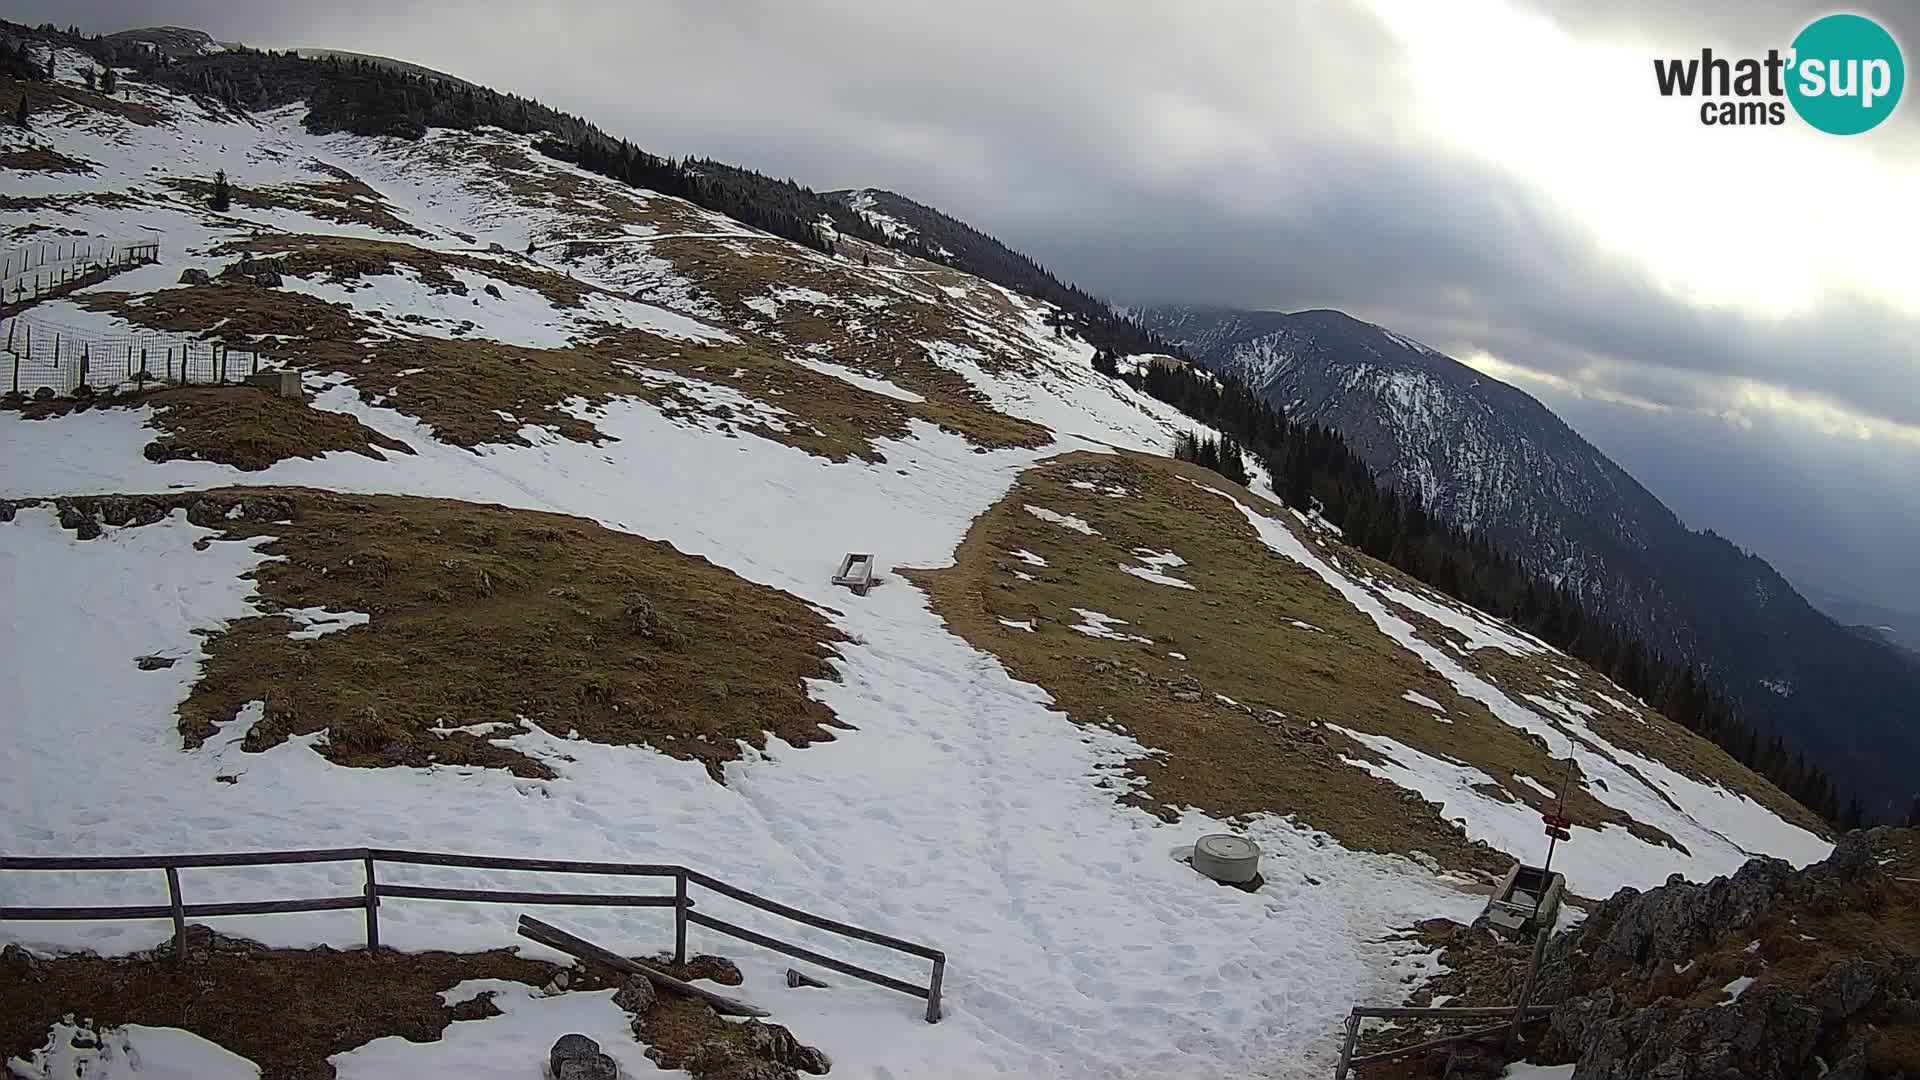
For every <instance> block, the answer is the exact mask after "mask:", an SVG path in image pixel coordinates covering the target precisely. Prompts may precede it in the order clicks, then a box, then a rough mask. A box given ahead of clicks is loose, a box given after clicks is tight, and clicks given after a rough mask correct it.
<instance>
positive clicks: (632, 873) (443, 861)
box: [0, 848, 947, 1024]
mask: <svg viewBox="0 0 1920 1080" xmlns="http://www.w3.org/2000/svg"><path fill="white" fill-rule="evenodd" d="M337 862H357V863H360V864H361V867H362V869H363V871H364V874H365V884H364V886H363V887H362V889H361V892H360V894H359V895H357V896H351V895H350V896H323V897H315V898H310V899H300V900H249V901H239V902H229V903H215V904H189V903H187V902H186V900H185V897H184V896H182V895H181V891H180V871H182V870H189V869H202V868H208V867H231V866H286V865H293V864H297V863H337ZM380 863H395V864H408V865H415V866H457V867H468V868H473V869H482V870H519V871H528V872H533V873H549V874H600V875H607V876H613V877H654V878H672V879H673V892H672V893H659V894H648V893H561V892H520V891H515V890H506V889H461V888H429V887H426V886H421V885H394V884H385V883H382V882H381V881H380V880H379V879H378V877H377V876H376V873H375V867H376V866H377V865H378V864H380ZM5 870H64V871H94V870H162V871H165V872H166V877H167V903H165V904H146V905H132V906H117V907H115V906H88V907H0V922H8V921H14V920H19V921H54V922H82V921H93V920H120V919H171V920H173V934H174V947H175V953H176V955H177V956H178V957H181V958H185V956H186V949H187V920H188V919H196V918H209V917H217V916H227V915H279V914H287V913H292V912H303V911H345V910H352V909H355V908H358V909H362V910H364V911H365V912H366V917H367V935H366V941H367V948H369V949H378V948H379V947H380V904H381V901H383V900H385V899H389V898H391V899H407V900H451V901H458V902H465V903H483V904H565V905H569V906H580V907H663V908H664V907H670V908H672V909H673V958H674V962H675V963H685V962H686V959H687V925H688V924H689V923H692V924H695V925H699V926H704V927H706V928H707V929H709V930H715V931H718V932H720V933H722V934H726V935H728V936H729V937H734V938H738V939H740V940H741V941H746V942H750V943H752V944H754V945H759V946H761V947H762V948H766V949H772V950H773V951H775V952H779V953H784V954H786V955H788V956H792V957H796V958H798V959H801V960H806V961H809V962H811V963H814V964H818V965H820V966H821V967H824V968H828V969H831V970H833V971H837V972H840V973H841V974H843V975H850V976H852V977H853V978H856V979H861V980H863V981H866V982H870V983H873V984H875V985H876V986H884V987H886V988H887V989H889V990H898V991H899V992H901V993H903V994H910V995H912V996H914V997H917V998H924V999H925V1000H926V1002H927V1023H929V1024H933V1023H938V1022H939V1020H940V984H941V982H942V980H943V979H944V978H945V976H946V969H947V957H946V954H945V953H943V952H941V951H940V950H938V949H935V948H931V947H929V946H926V945H920V944H916V943H914V942H911V941H906V940H903V939H901V938H897V937H892V936H889V935H887V934H882V933H878V932H876V931H873V930H867V929H863V928H861V927H858V926H853V925H850V924H848V923H843V922H840V921H838V920H835V919H829V918H826V917H824V916H821V915H815V914H813V913H812V912H809V911H802V910H800V909H799V908H795V907H789V906H788V905H786V904H781V903H778V902H775V901H773V900H769V899H767V898H766V897H764V896H759V895H757V894H755V893H752V892H749V891H747V890H746V889H742V888H740V887H739V886H737V885H730V884H728V883H727V882H724V881H721V880H720V879H718V878H715V877H711V876H709V875H707V874H703V873H701V872H700V871H698V870H692V869H689V868H687V867H684V866H675V865H669V864H664V863H610V862H575V861H571V860H564V859H507V858H494V857H491V856H484V855H450V854H446V853H444V852H431V851H396V850H393V849H390V848H326V849H321V850H314V851H259V852H234V853H226V854H216V855H105V856H75V857H46V856H16V855H0V871H5ZM693 887H699V888H702V889H706V890H709V891H711V892H715V893H718V894H720V895H721V896H725V897H727V898H729V899H731V900H736V901H738V902H740V903H742V904H746V905H749V906H751V907H756V908H759V909H760V910H762V911H765V912H768V913H770V914H774V915H778V916H780V917H782V918H785V919H790V920H792V921H794V922H797V923H803V924H805V925H807V926H811V927H813V928H815V929H817V930H825V931H827V932H828V933H833V934H839V935H841V936H843V937H849V938H853V939H855V940H856V941H864V942H867V943H869V944H872V945H879V946H882V947H884V948H888V949H893V950H896V951H898V952H903V953H907V954H909V955H911V956H917V957H920V958H922V959H925V960H929V961H932V964H933V972H932V976H931V977H930V978H929V980H928V982H927V985H925V986H921V985H919V984H917V983H911V982H907V981H906V980H904V979H897V978H894V977H892V976H890V975H883V974H881V973H879V972H877V971H872V970H869V969H868V968H864V967H861V966H859V965H858V964H852V963H848V962H847V961H844V960H838V959H835V958H833V957H831V956H827V955H825V954H824V953H819V952H816V951H814V950H812V949H808V948H804V947H802V946H799V945H795V944H793V943H791V942H787V941H782V940H780V939H779V938H776V937H771V936H769V935H766V934H762V933H759V932H757V931H754V930H749V929H747V928H746V927H743V926H739V925H736V924H734V923H730V922H727V921H726V920H724V919H717V918H714V917H712V916H710V915H706V914H704V913H702V912H699V911H696V910H694V902H695V901H694V897H693V896H692V895H691V894H690V891H689V890H690V889H691V888H693Z"/></svg>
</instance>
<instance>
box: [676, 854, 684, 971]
mask: <svg viewBox="0 0 1920 1080" xmlns="http://www.w3.org/2000/svg"><path fill="white" fill-rule="evenodd" d="M673 962H674V963H676V964H684V963H686V962H687V871H686V869H685V868H684V867H683V868H681V870H680V871H679V872H678V873H676V874H674V875H673Z"/></svg>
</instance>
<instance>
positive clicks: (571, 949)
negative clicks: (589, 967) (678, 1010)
mask: <svg viewBox="0 0 1920 1080" xmlns="http://www.w3.org/2000/svg"><path fill="white" fill-rule="evenodd" d="M520 936H521V937H523V938H530V939H532V940H534V941H537V942H539V943H540V944H542V945H545V946H547V947H549V948H553V949H558V950H560V951H561V952H563V953H566V954H567V955H568V956H572V957H575V958H578V959H581V960H592V961H594V962H596V963H600V964H604V965H606V966H607V967H610V968H612V969H613V970H615V971H618V972H620V973H621V974H622V975H638V976H640V977H641V978H644V979H646V980H647V981H649V982H651V983H653V985H655V986H657V987H659V988H660V989H662V990H666V991H669V992H672V993H675V994H679V995H680V996H682V997H690V998H699V999H700V1000H701V1001H704V1002H706V1003H707V1004H709V1005H711V1006H713V1011H715V1012H717V1013H719V1014H720V1015H721V1016H771V1015H773V1014H772V1013H769V1012H768V1011H767V1010H765V1009H761V1008H756V1007H754V1006H752V1005H749V1004H747V1003H746V1002H744V1001H739V1000H737V999H734V998H730V997H727V996H726V995H724V994H716V993H714V992H713V991H711V990H708V989H707V988H706V987H703V986H695V985H694V984H693V983H690V982H686V981H684V980H681V979H678V978H675V977H674V976H672V975H669V974H667V973H666V972H664V971H661V970H660V969H659V968H656V967H653V966H651V965H648V964H643V963H641V962H640V961H638V960H633V959H630V958H628V957H625V956H621V955H620V954H619V953H616V952H612V951H610V950H607V949H603V948H601V947H600V946H598V945H595V944H594V943H593V942H591V941H588V940H587V939H585V938H583V937H577V936H575V935H573V934H569V933H567V932H566V931H565V930H562V929H560V928H559V927H557V926H554V925H552V924H551V923H544V922H541V921H540V920H539V919H536V918H534V917H533V916H531V915H522V916H520Z"/></svg>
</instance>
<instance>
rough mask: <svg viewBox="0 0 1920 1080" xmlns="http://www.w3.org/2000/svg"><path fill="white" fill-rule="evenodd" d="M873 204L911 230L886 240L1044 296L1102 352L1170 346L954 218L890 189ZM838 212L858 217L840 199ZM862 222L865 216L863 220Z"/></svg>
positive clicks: (1063, 323) (1064, 323)
mask: <svg viewBox="0 0 1920 1080" xmlns="http://www.w3.org/2000/svg"><path fill="white" fill-rule="evenodd" d="M873 196H874V199H875V208H876V209H878V210H880V211H881V212H883V213H886V214H889V215H890V216H892V217H895V218H897V219H900V220H902V221H904V222H906V223H907V224H910V225H911V226H912V227H913V229H914V232H913V233H911V234H909V235H907V236H904V237H897V238H895V239H893V240H890V241H887V243H888V244H889V245H890V246H892V247H894V248H897V249H899V250H901V251H905V252H906V253H907V254H910V255H913V256H916V257H918V258H922V259H926V260H928V261H929V262H936V263H940V264H942V265H945V266H951V267H953V268H954V269H956V270H960V271H963V272H965V273H968V274H972V275H973V276H975V277H979V278H985V279H986V280H988V281H991V282H993V283H995V284H996V285H1004V286H1006V287H1007V288H1009V289H1012V290H1013V291H1015V292H1018V293H1024V294H1026V295H1027V296H1031V297H1034V298H1036V299H1039V300H1044V301H1046V302H1048V303H1050V304H1052V305H1053V306H1055V307H1057V308H1059V309H1060V311H1061V313H1062V315H1061V317H1060V319H1059V320H1058V322H1057V325H1058V326H1059V328H1060V329H1062V330H1063V331H1064V330H1071V331H1072V332H1073V333H1075V334H1076V335H1078V336H1079V337H1080V338H1082V339H1084V340H1085V341H1086V342H1087V343H1088V344H1091V345H1093V346H1094V347H1095V348H1097V349H1100V350H1102V351H1103V352H1109V353H1114V354H1118V355H1128V354H1134V353H1171V352H1175V351H1176V350H1175V348H1174V346H1172V345H1170V344H1169V343H1167V342H1166V341H1164V340H1162V339H1161V338H1160V337H1159V336H1158V335H1156V334H1154V333H1153V332H1152V331H1150V330H1148V329H1147V328H1146V327H1144V326H1142V325H1140V324H1139V323H1138V322H1135V321H1134V320H1133V319H1132V318H1131V317H1129V316H1127V315H1125V314H1122V313H1121V312H1118V311H1115V310H1114V309H1113V307H1112V305H1110V304H1108V303H1107V302H1106V301H1104V300H1102V299H1100V298H1099V297H1097V296H1094V295H1093V294H1092V293H1089V292H1087V291H1086V290H1084V289H1082V288H1080V287H1079V286H1077V285H1073V284H1070V283H1067V282H1063V281H1061V280H1060V279H1059V278H1058V277H1055V276H1054V274H1053V273H1052V272H1051V271H1049V270H1048V269H1047V268H1046V267H1044V266H1042V265H1041V264H1040V263H1039V262H1038V261H1037V260H1035V259H1033V258H1032V257H1031V256H1028V255H1026V254H1024V253H1022V252H1019V251H1016V250H1014V249H1013V248H1010V247H1008V246H1007V245H1005V244H1003V243H1001V242H1000V241H998V240H996V239H994V238H993V237H992V236H989V235H988V234H986V233H984V232H981V231H980V230H979V229H976V228H974V227H973V226H971V225H968V224H967V223H966V222H964V221H960V220H959V219H957V218H953V217H949V216H948V215H946V214H943V213H941V212H940V211H938V210H935V209H934V208H933V207H930V206H925V205H922V204H920V203H917V202H914V201H913V200H912V199H908V198H905V197H903V196H901V195H897V194H895V193H893V192H890V191H877V192H874V193H873ZM837 205H838V207H839V209H840V211H841V212H840V213H839V214H836V216H835V220H836V221H839V220H841V219H842V218H844V217H846V216H853V217H858V216H859V215H857V214H853V213H852V212H851V211H850V210H848V209H847V208H846V206H845V204H844V203H840V204H837ZM863 220H864V219H863Z"/></svg>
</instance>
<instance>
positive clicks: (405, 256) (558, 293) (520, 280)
mask: <svg viewBox="0 0 1920 1080" xmlns="http://www.w3.org/2000/svg"><path fill="white" fill-rule="evenodd" d="M220 250H221V252H222V253H228V254H241V255H260V256H267V257H270V258H274V259H277V260H279V261H281V262H282V263H284V264H285V266H286V270H287V272H288V273H291V274H294V275H297V276H300V277H325V278H326V279H328V280H329V281H353V280H357V279H359V278H362V277H369V276H377V275H380V274H392V273H397V272H398V270H399V269H400V268H402V267H404V268H406V269H409V270H412V271H413V272H414V273H416V274H418V275H419V276H420V278H421V280H423V281H425V282H426V283H427V284H429V285H431V286H433V287H434V288H435V289H436V290H438V291H442V292H449V293H454V294H456V295H459V296H465V295H467V291H468V290H467V285H466V283H465V282H463V281H461V280H460V279H459V278H457V277H455V276H454V275H453V274H452V273H450V272H449V271H448V267H458V268H460V269H463V270H469V271H472V272H473V273H476V274H482V275H485V276H487V277H491V278H495V279H497V280H499V281H503V282H506V283H507V284H509V285H518V286H520V287H521V288H525V289H532V290H534V291H536V292H539V293H540V294H542V295H543V296H545V297H546V298H547V299H548V300H551V301H552V302H553V303H554V304H555V305H557V306H559V307H579V306H580V303H581V301H582V300H583V299H584V298H585V297H586V296H588V295H589V294H591V293H595V292H604V291H605V290H601V289H597V288H596V287H594V286H592V285H589V284H587V283H586V282H583V281H579V280H577V279H575V278H570V277H567V276H566V275H565V274H556V273H554V272H553V271H551V270H546V269H542V268H540V267H537V266H531V265H528V264H525V263H521V262H518V261H515V260H514V259H512V258H511V257H509V258H480V257H477V256H474V255H468V254H465V253H462V252H453V251H433V250H430V249H428V248H423V247H417V246H415V245H413V244H405V243H399V242H397V241H391V240H367V239H363V238H360V237H354V236H325V235H310V234H302V235H283V234H267V235H262V236H256V237H253V238H251V239H248V240H238V241H234V242H231V243H228V244H225V245H223V246H222V247H221V248H220ZM608 295H613V294H611V293H609V294H608Z"/></svg>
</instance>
